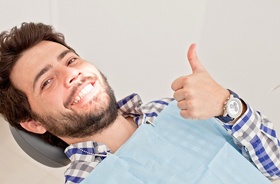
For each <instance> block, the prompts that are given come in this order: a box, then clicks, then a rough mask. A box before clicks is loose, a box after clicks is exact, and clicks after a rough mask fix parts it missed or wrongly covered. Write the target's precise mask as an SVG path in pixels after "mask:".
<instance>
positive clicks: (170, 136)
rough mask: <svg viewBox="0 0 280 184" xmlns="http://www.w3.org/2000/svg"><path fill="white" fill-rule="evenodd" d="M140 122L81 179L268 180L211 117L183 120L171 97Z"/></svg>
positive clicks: (204, 183)
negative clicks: (151, 117) (152, 118)
mask: <svg viewBox="0 0 280 184" xmlns="http://www.w3.org/2000/svg"><path fill="white" fill-rule="evenodd" d="M154 124H155V126H152V125H150V124H143V125H141V126H140V127H139V128H138V129H137V130H136V131H135V133H134V134H133V135H132V136H131V137H130V139H129V140H128V141H127V142H126V143H125V144H124V145H122V146H121V147H120V148H119V149H118V151H117V152H116V153H114V154H112V155H109V156H108V157H107V158H106V159H104V160H103V161H102V162H101V163H100V164H99V165H98V166H97V167H96V168H95V169H94V170H93V171H92V172H91V173H90V174H89V175H88V176H87V177H86V178H85V179H84V180H83V181H82V184H115V183H116V184H119V183H125V184H157V183H160V184H172V183H174V184H182V183H186V184H239V183H240V184H266V183H267V184H268V183H271V182H270V181H269V180H268V179H267V178H266V177H265V176H263V175H262V174H261V173H260V171H259V170H257V169H256V168H255V167H254V166H253V165H252V164H251V163H250V162H249V161H248V160H246V159H245V158H244V157H243V156H242V155H241V154H240V153H239V152H238V151H237V149H236V146H235V144H234V143H233V140H232V137H231V136H230V135H229V134H228V133H227V132H226V130H225V129H224V128H223V127H222V126H221V125H220V124H218V122H217V121H216V120H215V119H208V120H186V119H184V118H182V117H181V116H180V114H179V109H178V108H177V105H176V102H175V101H174V102H172V103H170V104H169V106H168V107H166V108H165V109H164V110H163V111H162V112H161V113H160V114H159V116H158V117H157V118H156V120H155V121H154Z"/></svg>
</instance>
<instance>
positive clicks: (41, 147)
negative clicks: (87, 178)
mask: <svg viewBox="0 0 280 184" xmlns="http://www.w3.org/2000/svg"><path fill="white" fill-rule="evenodd" d="M10 130H11V132H12V135H13V137H14V139H15V141H16V142H17V143H18V145H19V146H20V147H21V149H22V150H23V151H24V152H25V153H26V154H27V155H29V156H30V157H31V158H33V159H34V160H36V161H37V162H40V163H41V164H43V165H46V166H49V167H56V168H57V167H64V166H66V165H68V164H69V163H70V160H69V158H68V157H67V156H66V155H65V153H64V150H63V148H60V147H56V146H53V145H50V144H48V143H46V142H44V141H43V140H42V139H40V138H39V137H37V136H35V135H33V134H29V133H27V132H24V131H22V130H19V129H16V128H14V127H12V126H10Z"/></svg>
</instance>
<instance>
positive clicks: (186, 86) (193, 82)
mask: <svg viewBox="0 0 280 184" xmlns="http://www.w3.org/2000/svg"><path fill="white" fill-rule="evenodd" d="M187 58H188V60H189V64H190V66H191V69H192V73H191V74H190V75H186V76H183V77H179V78H177V79H176V80H175V81H174V82H173V83H172V85H171V88H172V89H173V90H174V95H173V97H174V98H175V100H176V101H178V107H179V108H180V109H181V112H180V114H181V115H182V116H183V117H184V118H187V119H208V118H211V117H214V116H220V115H222V114H223V106H224V102H225V101H226V99H227V98H228V97H229V95H230V93H229V91H228V90H226V89H225V88H223V87H222V86H221V85H219V84H218V83H217V82H216V81H215V80H214V79H213V78H212V77H211V76H210V75H209V73H208V72H207V70H206V69H205V68H204V66H203V65H202V64H201V62H200V61H199V59H198V57H197V54H196V44H192V45H191V46H190V47H189V50H188V54H187Z"/></svg>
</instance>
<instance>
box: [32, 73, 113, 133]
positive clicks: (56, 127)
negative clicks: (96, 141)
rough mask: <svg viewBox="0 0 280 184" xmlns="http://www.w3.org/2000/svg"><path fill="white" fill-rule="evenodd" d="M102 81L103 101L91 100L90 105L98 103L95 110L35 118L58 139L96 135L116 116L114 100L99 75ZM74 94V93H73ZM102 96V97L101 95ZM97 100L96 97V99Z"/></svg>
mask: <svg viewBox="0 0 280 184" xmlns="http://www.w3.org/2000/svg"><path fill="white" fill-rule="evenodd" d="M101 75H102V78H103V81H104V84H105V86H104V92H103V93H102V96H105V98H106V99H108V100H107V101H106V100H105V99H98V102H97V100H96V99H92V101H91V103H96V102H97V103H98V105H99V106H100V107H99V108H96V110H94V111H93V110H91V111H89V112H86V113H85V112H81V113H79V112H77V111H75V110H73V109H72V111H71V112H66V113H58V114H56V115H50V114H49V115H45V116H44V115H38V114H36V113H35V117H36V119H37V120H38V121H40V122H41V123H42V124H43V125H44V127H45V128H46V129H47V131H48V132H50V133H51V134H53V135H55V136H58V137H71V138H84V137H88V136H91V135H93V134H96V133H98V132H100V131H102V130H103V129H105V128H107V127H108V126H109V125H111V124H112V123H113V122H114V121H115V120H116V118H117V116H118V108H117V103H116V98H115V95H114V92H113V90H112V88H111V87H110V86H109V84H108V82H107V79H106V77H105V76H104V75H103V74H102V73H101ZM73 94H74V91H73ZM103 94H104V95H103ZM97 98H98V97H97Z"/></svg>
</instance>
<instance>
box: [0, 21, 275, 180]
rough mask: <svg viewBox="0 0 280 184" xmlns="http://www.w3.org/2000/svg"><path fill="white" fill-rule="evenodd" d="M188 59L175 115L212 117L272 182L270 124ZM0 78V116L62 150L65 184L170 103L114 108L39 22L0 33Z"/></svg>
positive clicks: (131, 101) (191, 55) (88, 67)
mask: <svg viewBox="0 0 280 184" xmlns="http://www.w3.org/2000/svg"><path fill="white" fill-rule="evenodd" d="M188 59H189V62H190V65H191V67H192V70H193V73H192V74H191V75H188V76H184V77H181V78H178V79H176V80H175V81H174V82H173V84H172V89H173V90H174V99H175V100H176V101H178V104H177V105H178V107H179V108H180V109H181V111H180V113H181V115H182V116H183V117H184V118H190V119H208V118H211V117H216V118H217V119H218V120H219V121H221V122H222V123H223V126H224V127H225V128H226V129H227V131H228V132H229V133H230V134H231V135H232V137H233V138H234V140H235V142H236V144H237V146H238V147H239V149H240V152H242V154H243V155H244V156H245V157H247V158H248V159H249V160H250V161H252V162H253V163H254V165H255V166H256V167H257V168H258V169H259V170H260V171H261V172H262V173H263V174H264V175H265V176H266V177H267V178H269V179H276V178H278V177H279V176H280V173H279V169H280V163H279V143H278V139H277V137H276V132H275V131H274V130H273V125H272V123H271V122H270V121H269V120H268V119H267V118H266V117H264V116H263V115H262V114H261V113H258V112H255V111H254V110H252V109H251V108H250V107H249V105H247V104H246V103H245V102H244V101H242V100H241V99H240V98H239V97H238V96H237V95H236V94H235V93H234V92H232V91H230V90H226V89H224V88H223V87H222V86H220V85H219V84H218V83H216V82H215V81H214V80H213V79H212V78H211V76H210V75H209V74H208V72H207V71H206V70H205V69H204V67H203V66H202V64H201V63H200V62H199V60H198V58H197V56H196V53H195V45H194V44H193V45H191V46H190V49H189V51H188ZM0 75H1V78H0V79H1V80H0V81H1V84H0V86H1V92H0V93H1V94H0V102H1V107H0V112H1V114H3V116H4V117H5V118H6V119H7V121H8V122H9V123H10V124H11V125H12V126H14V127H17V128H19V129H24V130H26V131H29V132H33V133H36V134H41V135H42V138H43V139H46V140H47V141H49V143H51V144H55V145H58V146H64V147H66V146H67V148H66V150H65V153H66V155H67V156H68V157H69V158H70V159H71V165H70V167H69V169H68V170H67V171H66V172H65V176H66V183H80V182H81V181H83V180H84V178H86V176H87V175H88V174H89V173H90V172H91V171H92V170H93V169H94V168H95V167H96V166H97V164H99V163H100V162H101V161H102V160H103V159H104V158H106V156H107V155H109V154H110V153H115V152H116V151H117V150H118V149H119V148H120V147H121V146H122V145H123V144H124V143H125V142H126V141H127V140H128V139H129V138H130V137H131V135H132V134H133V133H134V132H135V130H136V129H137V127H138V126H140V125H141V124H144V123H146V122H148V123H150V124H152V123H153V121H154V120H155V119H156V117H157V116H158V114H159V113H160V112H161V111H162V110H163V109H164V108H165V107H166V106H168V104H169V103H170V102H171V101H172V100H173V99H171V98H166V99H161V100H157V101H153V102H150V103H148V104H147V105H142V101H141V99H140V97H139V96H138V95H136V94H132V95H130V96H128V97H126V98H124V99H122V100H120V101H119V102H118V103H116V99H115V97H114V94H113V90H112V89H111V88H110V86H109V84H108V82H107V79H106V78H105V77H104V75H103V74H102V73H101V72H100V71H99V70H98V69H97V68H96V67H95V66H94V65H92V64H90V63H88V62H87V61H85V60H83V59H82V58H81V57H80V56H78V55H77V53H76V52H75V51H74V50H73V49H72V48H71V47H69V46H68V45H67V44H66V43H65V41H64V37H63V35H62V34H60V33H56V32H55V31H54V30H53V29H52V27H51V26H48V25H44V24H41V23H39V24H35V23H23V24H22V25H21V27H19V28H18V27H14V28H13V29H12V30H11V31H10V32H2V33H1V36H0ZM226 108H227V109H228V110H226ZM256 142H257V143H258V144H256ZM89 160H90V161H89Z"/></svg>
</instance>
